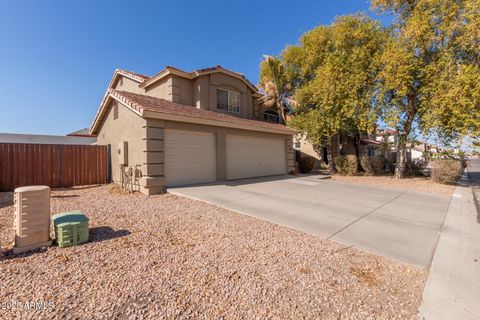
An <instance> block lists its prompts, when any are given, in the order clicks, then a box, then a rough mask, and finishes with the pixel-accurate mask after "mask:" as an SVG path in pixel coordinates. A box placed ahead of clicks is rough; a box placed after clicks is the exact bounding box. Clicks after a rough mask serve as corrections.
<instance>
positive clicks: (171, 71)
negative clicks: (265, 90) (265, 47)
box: [139, 66, 258, 93]
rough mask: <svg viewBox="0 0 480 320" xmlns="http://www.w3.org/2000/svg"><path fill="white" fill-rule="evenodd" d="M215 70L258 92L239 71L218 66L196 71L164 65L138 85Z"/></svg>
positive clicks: (206, 73) (193, 77)
mask: <svg viewBox="0 0 480 320" xmlns="http://www.w3.org/2000/svg"><path fill="white" fill-rule="evenodd" d="M217 72H220V73H223V74H226V75H229V76H232V77H234V78H237V79H239V80H241V81H243V82H244V83H245V84H246V85H247V86H248V87H249V88H250V89H252V91H253V92H254V93H257V92H258V88H257V87H255V86H254V85H253V84H252V83H251V82H250V81H248V80H247V79H246V78H245V76H244V75H242V74H240V73H236V72H233V71H230V70H227V69H224V68H218V69H215V70H209V71H202V72H198V71H194V72H186V71H183V70H180V69H177V68H174V67H170V66H167V67H165V69H163V70H162V71H160V72H159V73H157V74H156V75H154V76H153V77H151V78H150V79H147V80H145V81H144V82H142V83H141V84H140V86H139V87H140V88H147V87H149V86H151V85H153V84H154V83H156V82H157V81H160V80H162V79H163V78H165V77H167V76H169V75H176V76H179V77H182V78H186V79H189V80H193V79H195V78H197V77H200V76H202V75H208V74H212V73H217Z"/></svg>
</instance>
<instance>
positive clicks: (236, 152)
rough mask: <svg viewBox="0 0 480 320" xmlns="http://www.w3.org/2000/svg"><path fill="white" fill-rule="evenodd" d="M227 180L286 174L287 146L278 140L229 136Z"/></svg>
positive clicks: (281, 140) (227, 138) (227, 139)
mask: <svg viewBox="0 0 480 320" xmlns="http://www.w3.org/2000/svg"><path fill="white" fill-rule="evenodd" d="M226 145H227V179H241V178H251V177H261V176H270V175H278V174H285V173H286V171H287V164H286V145H285V140H284V139H281V138H278V139H275V138H260V137H251V136H239V135H227V136H226Z"/></svg>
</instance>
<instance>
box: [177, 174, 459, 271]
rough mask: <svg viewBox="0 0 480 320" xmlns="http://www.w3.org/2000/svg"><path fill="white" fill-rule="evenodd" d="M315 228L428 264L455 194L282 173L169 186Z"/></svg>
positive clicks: (192, 195)
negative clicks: (266, 176)
mask: <svg viewBox="0 0 480 320" xmlns="http://www.w3.org/2000/svg"><path fill="white" fill-rule="evenodd" d="M168 191H169V192H171V193H174V194H178V195H181V196H186V197H190V198H193V199H197V200H202V201H205V202H208V203H212V204H215V205H218V206H221V207H223V208H226V209H229V210H233V211H236V212H240V213H244V214H247V215H251V216H253V217H256V218H260V219H264V220H268V221H270V222H273V223H277V224H280V225H284V226H287V227H289V228H292V229H296V230H300V231H303V232H307V233H310V234H314V235H318V236H320V237H322V238H325V239H331V240H334V241H337V242H340V243H343V244H346V245H352V246H355V247H357V248H360V249H363V250H366V251H369V252H372V253H375V254H378V255H382V256H385V257H388V258H391V259H394V260H397V261H402V262H405V263H408V264H413V265H416V266H419V267H422V268H425V269H427V268H428V267H429V266H430V262H431V259H432V256H433V252H434V249H435V246H436V244H437V241H438V234H439V232H440V229H441V227H442V225H443V221H444V219H445V215H446V212H447V208H448V205H449V203H450V197H448V196H439V195H434V194H427V193H415V192H405V191H398V190H392V189H382V188H374V187H369V186H365V185H355V184H348V183H340V182H336V181H331V180H321V179H319V176H315V175H311V176H302V177H292V176H277V177H270V178H259V179H245V180H236V181H227V182H225V181H223V182H218V183H214V184H208V185H197V186H187V187H177V188H169V189H168Z"/></svg>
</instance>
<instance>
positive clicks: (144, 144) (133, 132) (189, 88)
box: [95, 73, 295, 195]
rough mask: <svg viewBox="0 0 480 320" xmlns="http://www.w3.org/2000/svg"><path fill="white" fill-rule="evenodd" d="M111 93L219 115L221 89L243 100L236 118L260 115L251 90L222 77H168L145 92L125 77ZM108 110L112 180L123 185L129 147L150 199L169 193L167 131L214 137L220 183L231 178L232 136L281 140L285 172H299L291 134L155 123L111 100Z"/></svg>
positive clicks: (104, 136) (103, 136)
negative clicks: (229, 151) (123, 151)
mask: <svg viewBox="0 0 480 320" xmlns="http://www.w3.org/2000/svg"><path fill="white" fill-rule="evenodd" d="M112 88H113V89H116V90H121V91H127V92H133V93H137V94H143V95H150V96H153V97H157V98H163V99H166V100H169V101H172V102H177V103H181V104H184V105H189V106H192V107H194V108H199V109H203V110H209V111H217V112H218V110H217V92H216V90H217V88H221V89H226V90H230V91H235V92H238V93H239V94H240V96H241V98H240V113H237V114H235V113H232V114H233V115H236V116H239V117H244V118H250V119H253V118H255V116H256V115H258V112H255V110H254V106H255V105H256V103H255V98H254V96H253V94H254V92H253V91H252V89H251V88H250V87H249V86H248V85H246V84H245V83H244V81H242V80H239V79H237V78H234V77H229V76H228V75H225V74H223V73H210V74H207V75H201V76H198V77H196V78H194V79H187V78H182V77H179V76H177V75H168V76H166V77H164V78H162V79H159V80H158V81H156V82H154V83H151V84H150V85H148V86H144V87H141V86H139V81H135V80H132V79H129V78H127V77H123V76H120V77H119V79H117V80H116V81H114V82H113V83H112ZM115 106H117V107H118V118H117V119H114V112H113V110H114V108H115ZM106 108H107V112H106V113H105V115H102V116H101V118H100V120H99V121H100V122H101V125H100V126H98V129H95V131H96V133H97V135H98V138H97V144H100V145H110V146H111V160H112V179H113V181H114V182H119V181H120V179H121V171H120V165H121V164H122V162H123V159H124V158H123V155H122V154H121V149H122V148H123V145H124V143H125V142H126V144H127V145H128V150H127V151H126V152H127V155H128V156H127V158H128V166H129V167H136V166H137V167H138V168H140V169H141V171H142V178H141V179H140V191H141V192H143V193H145V194H147V195H150V194H155V193H158V192H161V191H163V189H164V185H165V177H164V173H165V130H166V129H172V130H185V131H196V132H208V133H212V134H214V136H215V140H216V178H217V180H225V179H226V178H227V162H226V161H227V155H226V152H227V146H226V136H227V135H240V136H247V137H252V138H254V137H265V138H271V139H278V140H280V141H282V143H285V150H286V153H285V159H286V161H285V163H286V168H285V172H290V171H292V170H293V169H294V167H295V163H294V151H293V140H292V135H291V134H288V133H269V132H261V129H260V128H258V130H250V129H237V128H229V127H223V126H220V125H211V124H210V123H209V122H207V121H203V120H202V121H199V122H200V123H187V122H179V121H172V120H168V118H163V119H155V118H152V117H155V116H156V115H155V114H149V113H144V114H143V117H142V115H141V114H139V113H137V112H135V111H133V110H131V109H130V108H129V107H128V106H127V105H125V104H124V103H121V102H120V101H117V100H115V99H114V98H112V97H110V98H108V99H107V103H106ZM262 117H263V115H262ZM225 125H227V123H226V124H225Z"/></svg>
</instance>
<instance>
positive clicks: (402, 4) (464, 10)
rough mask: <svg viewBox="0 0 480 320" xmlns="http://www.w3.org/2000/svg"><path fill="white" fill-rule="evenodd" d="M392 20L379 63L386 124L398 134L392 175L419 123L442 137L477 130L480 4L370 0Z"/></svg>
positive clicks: (399, 173) (401, 165)
mask: <svg viewBox="0 0 480 320" xmlns="http://www.w3.org/2000/svg"><path fill="white" fill-rule="evenodd" d="M372 6H373V8H374V9H378V10H381V11H389V12H391V13H393V14H394V15H395V16H396V21H395V22H394V23H393V25H392V28H391V33H390V38H389V40H388V44H387V46H386V49H385V50H384V52H383V54H382V56H381V58H380V60H379V61H380V63H381V65H382V71H381V73H380V75H379V79H380V80H381V81H380V86H379V91H378V92H379V95H378V97H379V99H378V103H379V105H380V106H381V110H382V113H383V116H384V117H383V118H384V120H385V121H386V122H387V123H388V124H389V125H390V126H391V127H394V128H396V129H397V130H398V132H399V141H398V147H397V164H396V168H395V177H397V178H403V177H404V176H405V172H406V144H407V141H408V139H409V137H410V136H411V134H412V133H413V128H414V126H415V125H418V127H419V129H420V130H421V131H422V132H423V133H424V134H431V133H434V134H435V135H437V136H439V137H442V138H444V139H455V138H456V139H461V138H462V137H463V136H465V135H470V136H478V134H479V130H480V81H479V80H480V67H479V65H480V64H479V63H480V37H479V34H480V33H479V32H480V31H479V30H480V18H479V16H480V2H479V1H478V0H373V1H372Z"/></svg>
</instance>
